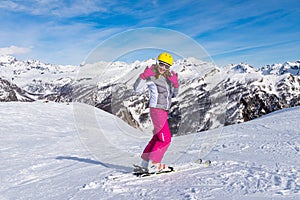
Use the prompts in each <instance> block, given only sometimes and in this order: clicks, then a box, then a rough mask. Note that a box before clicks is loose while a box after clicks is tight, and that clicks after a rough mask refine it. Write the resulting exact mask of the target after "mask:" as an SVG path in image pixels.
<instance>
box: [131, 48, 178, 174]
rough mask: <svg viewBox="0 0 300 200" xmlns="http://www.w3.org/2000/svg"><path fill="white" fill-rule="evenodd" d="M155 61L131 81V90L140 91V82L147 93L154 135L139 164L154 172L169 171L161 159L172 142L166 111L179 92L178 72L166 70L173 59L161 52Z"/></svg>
mask: <svg viewBox="0 0 300 200" xmlns="http://www.w3.org/2000/svg"><path fill="white" fill-rule="evenodd" d="M157 60H158V61H157V63H156V64H155V65H152V66H151V67H150V68H149V67H147V68H146V69H145V70H144V72H143V73H142V74H140V76H139V78H138V79H137V80H136V82H135V84H134V90H135V91H136V92H139V91H140V89H139V88H140V86H141V82H142V81H146V85H147V88H148V91H149V94H150V102H149V107H150V117H151V120H152V123H153V126H154V130H153V137H152V139H151V140H150V142H149V143H148V145H147V146H146V148H145V149H144V151H143V154H142V156H141V157H142V164H141V165H142V167H143V169H144V170H145V171H147V172H150V173H156V172H161V171H166V170H169V169H168V167H167V166H166V165H165V164H162V163H161V160H162V158H163V156H164V154H165V152H166V151H167V149H168V147H169V145H170V143H171V132H170V129H169V125H168V110H169V108H170V106H171V98H172V97H175V96H176V95H177V94H178V87H179V84H178V75H177V74H176V73H175V72H174V71H171V72H170V71H169V69H170V67H171V66H172V65H173V58H172V56H171V55H170V54H169V53H166V52H163V53H161V54H160V55H159V56H158V58H157Z"/></svg>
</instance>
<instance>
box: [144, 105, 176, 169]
mask: <svg viewBox="0 0 300 200" xmlns="http://www.w3.org/2000/svg"><path fill="white" fill-rule="evenodd" d="M150 117H151V120H152V123H153V126H154V130H153V137H152V139H151V140H150V141H149V143H148V145H147V146H146V148H145V149H144V152H143V154H142V156H141V157H142V159H143V160H146V161H149V160H152V161H155V162H159V163H160V162H161V160H162V158H163V156H164V154H165V153H166V151H167V149H168V147H169V145H170V143H171V137H172V135H171V132H170V128H169V124H168V111H166V110H163V109H159V108H150Z"/></svg>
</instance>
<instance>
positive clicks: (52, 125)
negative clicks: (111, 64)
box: [0, 101, 300, 200]
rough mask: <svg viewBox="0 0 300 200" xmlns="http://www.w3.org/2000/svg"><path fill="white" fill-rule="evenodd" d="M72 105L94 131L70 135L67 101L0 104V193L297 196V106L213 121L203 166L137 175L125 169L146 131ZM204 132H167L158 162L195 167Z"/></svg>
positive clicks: (141, 198)
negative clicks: (225, 122)
mask: <svg viewBox="0 0 300 200" xmlns="http://www.w3.org/2000/svg"><path fill="white" fill-rule="evenodd" d="M74 104H76V108H78V109H79V110H80V111H83V112H82V113H81V115H85V114H91V112H90V111H93V112H94V115H95V116H96V118H97V119H99V120H98V122H97V123H91V121H92V120H91V119H90V118H87V119H86V120H85V121H84V124H83V125H84V126H83V127H84V128H85V129H84V130H81V131H83V132H85V133H86V132H93V131H95V132H96V133H97V134H87V135H85V137H81V135H80V134H78V131H80V130H79V129H78V125H79V124H78V122H75V121H74V105H73V106H72V105H71V104H69V105H68V104H66V103H52V102H50V103H44V102H43V101H36V102H31V103H26V102H25V103H24V102H22V103H20V102H5V103H4V102H1V103H0V116H1V117H0V123H1V126H0V152H1V166H0V178H1V182H0V199H1V200H10V199H14V200H28V199H39V200H52V199H76V200H77V199H90V200H98V199H101V200H109V199H114V200H123V199H132V200H148V199H170V200H173V199H183V200H188V199H189V200H190V199H194V200H196V199H199V200H200V199H201V200H208V199H214V200H224V199H237V200H242V199H243V200H253V199H259V200H270V199H276V200H296V199H299V196H300V167H299V166H300V157H299V152H300V142H299V141H300V132H299V130H300V124H299V115H300V107H295V108H289V109H283V110H281V111H277V112H274V113H271V114H268V115H266V116H264V117H262V118H259V119H256V120H252V121H250V122H246V123H242V124H236V125H231V126H226V127H224V128H220V129H219V132H220V134H219V135H218V138H217V141H216V143H214V144H213V145H212V148H211V149H210V153H209V154H208V155H207V156H206V157H204V159H210V160H212V165H211V167H208V168H202V169H199V168H198V169H197V168H196V169H195V168H194V169H191V170H189V171H179V172H177V173H170V174H163V175H159V176H151V177H148V178H138V177H133V176H132V175H131V174H130V171H132V164H133V163H139V162H140V154H141V152H142V150H143V148H144V147H145V145H146V144H147V142H148V140H149V139H150V136H149V135H145V133H143V132H140V131H138V130H136V129H135V130H133V129H132V128H131V127H129V126H128V125H127V124H126V123H124V122H122V121H121V120H119V121H116V120H117V119H116V118H115V117H114V116H113V115H111V114H109V113H107V112H103V111H102V110H100V109H96V108H94V107H92V106H89V105H86V104H79V103H74ZM2 116H5V117H2ZM85 117H86V116H85ZM99 127H100V128H99ZM209 136H211V131H204V132H201V133H193V134H190V135H184V136H177V137H173V139H172V144H171V146H170V148H169V150H168V151H167V153H166V156H165V158H164V160H163V161H164V162H166V163H167V164H169V165H172V166H174V167H175V169H180V168H182V167H189V166H195V165H193V163H192V161H193V160H195V159H197V158H199V156H201V152H202V149H203V148H204V147H205V144H206V142H208V140H207V137H209ZM87 140H88V142H87ZM184 143H185V145H187V146H186V148H185V149H184V151H181V150H178V149H180V145H183V144H184ZM92 147H96V148H95V149H93V148H92ZM112 150H114V151H112ZM97 152H100V153H101V154H99V155H98V154H97ZM173 152H178V154H174V153H173ZM124 154H125V155H127V156H124ZM179 155H180V156H179ZM105 158H106V159H105ZM202 158H203V157H202ZM116 177H117V178H116ZM118 177H121V178H118Z"/></svg>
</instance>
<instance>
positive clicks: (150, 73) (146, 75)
mask: <svg viewBox="0 0 300 200" xmlns="http://www.w3.org/2000/svg"><path fill="white" fill-rule="evenodd" d="M153 69H154V65H152V66H151V67H150V68H149V67H146V69H145V70H144V72H143V73H142V74H141V75H140V77H141V79H143V80H146V79H147V78H149V77H150V76H155V73H154V71H153Z"/></svg>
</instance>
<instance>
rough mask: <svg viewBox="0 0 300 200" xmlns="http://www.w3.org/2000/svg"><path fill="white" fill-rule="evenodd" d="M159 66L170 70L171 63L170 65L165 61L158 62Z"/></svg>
mask: <svg viewBox="0 0 300 200" xmlns="http://www.w3.org/2000/svg"><path fill="white" fill-rule="evenodd" d="M158 66H159V67H160V68H163V69H166V70H169V69H170V67H171V66H170V65H168V64H167V63H164V62H161V61H160V62H158Z"/></svg>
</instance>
